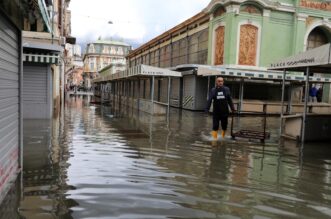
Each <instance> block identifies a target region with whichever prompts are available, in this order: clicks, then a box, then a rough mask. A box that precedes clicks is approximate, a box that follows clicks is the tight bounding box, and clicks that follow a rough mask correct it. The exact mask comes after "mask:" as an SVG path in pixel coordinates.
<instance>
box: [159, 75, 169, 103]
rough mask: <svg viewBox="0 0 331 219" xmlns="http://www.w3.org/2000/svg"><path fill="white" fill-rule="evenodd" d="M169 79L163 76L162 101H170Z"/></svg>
mask: <svg viewBox="0 0 331 219" xmlns="http://www.w3.org/2000/svg"><path fill="white" fill-rule="evenodd" d="M168 80H169V78H163V79H162V81H161V94H160V95H161V100H160V102H162V103H168Z"/></svg>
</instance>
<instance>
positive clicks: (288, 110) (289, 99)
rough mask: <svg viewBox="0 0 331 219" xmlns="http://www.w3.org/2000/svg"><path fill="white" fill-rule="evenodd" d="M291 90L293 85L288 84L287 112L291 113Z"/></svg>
mask: <svg viewBox="0 0 331 219" xmlns="http://www.w3.org/2000/svg"><path fill="white" fill-rule="evenodd" d="M292 92H293V86H292V85H291V84H290V86H289V90H288V100H287V110H286V111H287V113H288V114H291V113H292Z"/></svg>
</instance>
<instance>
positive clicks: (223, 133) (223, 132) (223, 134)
mask: <svg viewBox="0 0 331 219" xmlns="http://www.w3.org/2000/svg"><path fill="white" fill-rule="evenodd" d="M225 132H226V131H224V130H222V138H224V137H225Z"/></svg>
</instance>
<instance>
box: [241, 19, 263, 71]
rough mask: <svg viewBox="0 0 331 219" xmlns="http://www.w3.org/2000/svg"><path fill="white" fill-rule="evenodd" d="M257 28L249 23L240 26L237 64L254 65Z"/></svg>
mask: <svg viewBox="0 0 331 219" xmlns="http://www.w3.org/2000/svg"><path fill="white" fill-rule="evenodd" d="M257 42H258V28H257V27H256V26H254V25H251V24H245V25H242V26H241V27H240V44H239V59H238V60H239V61H238V64H239V65H252V66H255V65H256V55H257Z"/></svg>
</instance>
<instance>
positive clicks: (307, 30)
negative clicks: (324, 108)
mask: <svg viewBox="0 0 331 219" xmlns="http://www.w3.org/2000/svg"><path fill="white" fill-rule="evenodd" d="M205 12H206V13H208V14H209V16H210V21H209V40H208V42H209V45H208V64H210V65H223V66H228V67H233V68H239V69H251V70H263V71H265V70H267V68H268V66H269V65H270V63H272V62H274V61H277V60H279V59H281V58H284V57H288V56H291V55H295V54H298V53H300V52H303V51H306V50H308V49H311V48H315V47H318V46H321V45H323V44H325V43H329V42H331V2H327V1H320V0H293V1H291V0H280V1H271V0H254V1H241V0H213V1H211V2H210V4H209V5H208V6H207V8H206V9H205ZM324 93H325V95H324V100H325V101H327V102H328V100H329V99H330V95H329V93H330V89H329V86H328V85H324Z"/></svg>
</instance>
